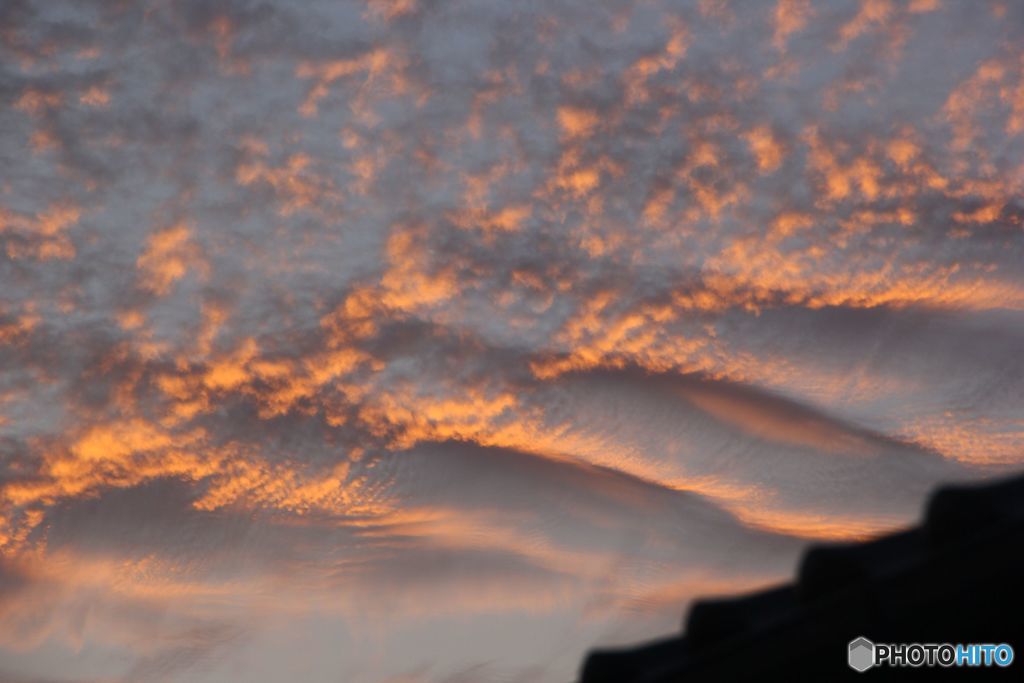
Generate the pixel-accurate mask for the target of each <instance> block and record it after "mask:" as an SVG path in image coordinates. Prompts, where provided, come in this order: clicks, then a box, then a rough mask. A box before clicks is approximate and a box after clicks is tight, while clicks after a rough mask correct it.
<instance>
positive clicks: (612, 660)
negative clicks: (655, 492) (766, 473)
mask: <svg viewBox="0 0 1024 683" xmlns="http://www.w3.org/2000/svg"><path fill="white" fill-rule="evenodd" d="M924 519H925V521H924V522H923V524H921V525H920V526H918V527H914V528H911V529H908V530H906V531H902V532H899V533H894V534H891V535H888V536H884V537H881V538H878V539H877V540H873V541H868V542H865V543H852V544H835V545H819V546H814V547H811V548H810V549H809V550H808V551H807V552H806V553H805V555H804V557H803V560H802V562H801V565H800V569H799V573H798V576H797V578H796V581H795V582H793V583H790V584H786V585H781V586H778V587H776V588H772V589H769V590H764V591H760V592H757V593H753V594H750V595H746V596H741V597H731V598H723V599H707V600H701V601H698V602H696V603H694V605H693V606H692V608H691V609H690V613H689V616H688V618H687V619H686V623H685V628H684V633H683V634H682V635H678V636H673V637H668V638H665V639H663V640H659V641H656V642H652V643H649V644H645V645H641V646H638V647H634V648H628V649H619V650H597V651H594V652H592V653H591V654H590V655H589V656H588V657H587V659H586V661H585V663H584V666H583V669H582V673H581V678H580V683H668V682H675V681H682V682H684V683H689V682H700V681H716V682H717V681H774V680H790V681H834V680H847V679H850V680H863V681H878V680H905V679H906V678H907V677H908V676H913V677H915V678H917V677H921V678H925V677H927V678H929V680H931V679H934V678H935V677H936V676H940V677H943V678H945V677H947V676H948V677H949V678H951V679H956V680H961V681H971V680H976V679H977V678H978V677H984V678H992V679H993V680H1004V681H1010V680H1014V681H1015V680H1022V679H1024V663H1022V662H1020V661H1017V660H1018V659H1020V658H1021V657H1024V586H1022V582H1024V477H1018V478H1014V479H1010V480H1005V481H1001V482H997V483H989V484H987V485H976V486H956V487H950V488H944V489H940V490H939V491H938V492H936V493H935V494H934V495H933V496H932V497H931V499H930V501H929V503H928V506H927V510H926V514H925V518H924ZM858 636H865V637H867V638H868V639H870V640H872V641H874V642H879V643H902V642H918V643H953V644H956V643H1009V644H1010V645H1012V646H1014V649H1015V650H1016V653H1015V654H1016V656H1015V660H1014V662H1013V664H1012V665H1011V666H1010V667H1008V668H1006V669H1002V668H998V667H992V668H988V669H981V668H974V667H972V668H970V669H964V668H957V667H951V668H949V669H942V668H938V667H935V668H931V667H920V668H917V669H909V668H889V667H874V668H871V669H869V670H868V671H865V672H863V673H858V672H856V671H854V670H853V669H851V668H850V667H849V666H848V665H847V646H848V644H849V643H850V642H851V641H852V640H854V639H855V638H857V637H858ZM915 674H916V675H915Z"/></svg>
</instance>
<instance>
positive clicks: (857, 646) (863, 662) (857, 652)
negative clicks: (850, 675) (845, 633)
mask: <svg viewBox="0 0 1024 683" xmlns="http://www.w3.org/2000/svg"><path fill="white" fill-rule="evenodd" d="M848 657H849V658H848V659H847V662H849V664H850V668H851V669H853V670H854V671H860V672H864V671H867V670H868V669H870V668H871V667H873V666H874V665H875V644H874V643H872V642H871V641H870V640H868V639H867V638H865V637H864V636H861V637H859V638H855V639H854V640H851V641H850V649H849V652H848Z"/></svg>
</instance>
